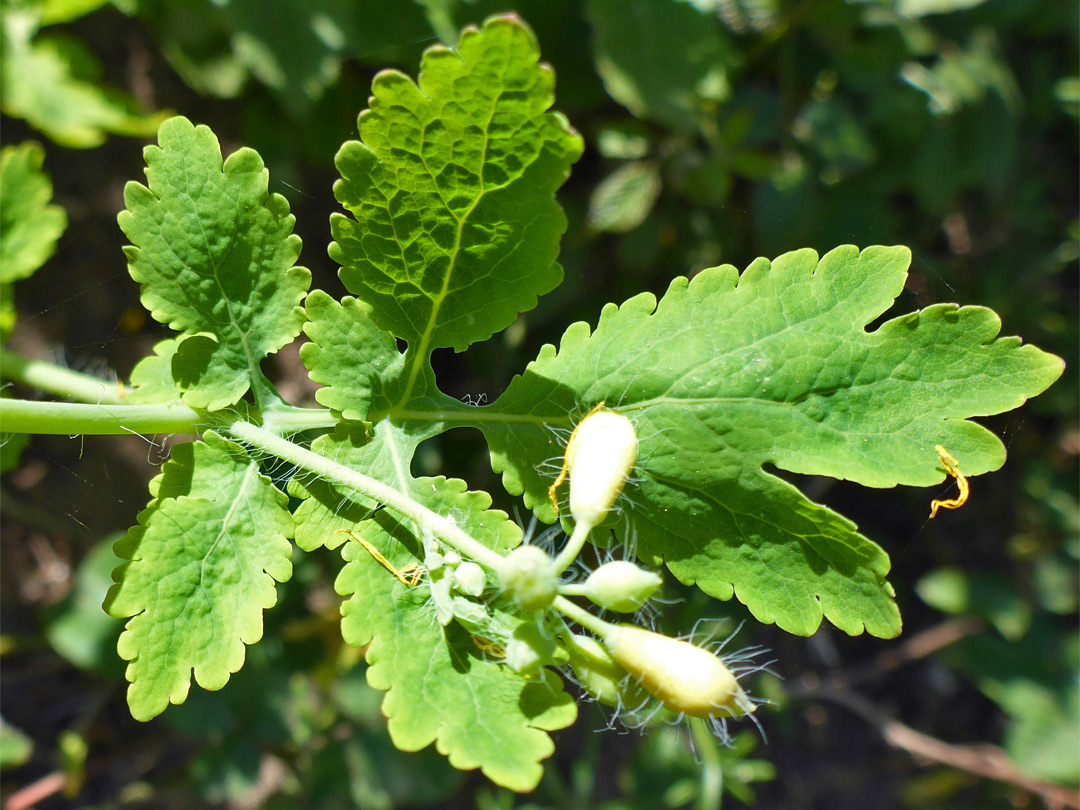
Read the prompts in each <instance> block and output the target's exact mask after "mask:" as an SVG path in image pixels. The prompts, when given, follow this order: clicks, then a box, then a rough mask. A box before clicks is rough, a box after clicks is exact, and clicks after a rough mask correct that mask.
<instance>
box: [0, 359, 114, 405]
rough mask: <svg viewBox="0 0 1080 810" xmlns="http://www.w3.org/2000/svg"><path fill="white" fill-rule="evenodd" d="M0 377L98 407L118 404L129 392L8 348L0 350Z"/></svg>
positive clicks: (93, 377)
mask: <svg viewBox="0 0 1080 810" xmlns="http://www.w3.org/2000/svg"><path fill="white" fill-rule="evenodd" d="M0 376H2V377H3V378H4V379H5V380H14V381H15V382H20V383H22V384H23V385H26V386H29V387H30V388H36V389H38V390H39V391H47V392H48V393H50V394H55V395H56V396H58V397H66V398H67V399H75V400H78V401H79V402H89V403H93V404H99V405H119V404H120V403H122V402H123V401H124V397H126V396H127V395H128V394H129V393H130V391H131V389H129V388H128V387H127V386H125V385H124V384H123V383H121V382H117V381H110V380H103V379H101V378H99V377H95V376H93V375H92V374H83V373H82V372H79V371H72V370H71V369H68V368H62V367H61V366H58V365H56V364H55V363H46V362H43V361H41V360H30V359H27V358H26V357H23V356H22V355H21V354H16V353H15V352H12V351H9V350H7V349H0Z"/></svg>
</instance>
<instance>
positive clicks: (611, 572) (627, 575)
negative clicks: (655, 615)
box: [582, 560, 663, 613]
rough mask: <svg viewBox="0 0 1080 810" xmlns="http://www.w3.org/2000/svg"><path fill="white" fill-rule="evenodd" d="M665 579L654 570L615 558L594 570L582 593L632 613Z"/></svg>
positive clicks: (600, 603)
mask: <svg viewBox="0 0 1080 810" xmlns="http://www.w3.org/2000/svg"><path fill="white" fill-rule="evenodd" d="M662 581H663V580H661V578H660V575H659V574H658V573H656V572H655V571H646V570H645V569H644V568H638V567H637V566H636V565H634V564H633V563H630V562H623V561H621V560H616V561H614V562H609V563H605V564H604V565H601V566H600V567H599V568H597V569H596V570H595V571H593V572H592V573H591V574H590V575H589V578H588V579H587V580H585V585H584V587H583V588H582V593H584V594H585V596H587V597H588V598H589V600H590V601H591V602H592V603H593V604H594V605H598V606H599V607H602V608H604V609H605V610H614V611H616V612H618V613H633V612H634V611H635V610H640V609H641V608H642V607H643V606H644V604H645V603H646V602H647V601H648V600H649V597H650V596H652V595H653V594H654V593H655V592H656V589H657V588H659V587H660V584H661V582H662Z"/></svg>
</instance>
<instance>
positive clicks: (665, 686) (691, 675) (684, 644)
mask: <svg viewBox="0 0 1080 810" xmlns="http://www.w3.org/2000/svg"><path fill="white" fill-rule="evenodd" d="M603 641H604V646H605V647H606V648H607V651H608V652H609V653H610V654H611V657H612V659H613V660H614V661H615V662H616V663H618V664H619V665H620V666H622V667H623V669H625V670H626V671H627V672H629V673H630V674H631V675H632V676H633V677H634V678H635V679H637V680H638V681H639V682H640V683H641V686H642V687H643V688H644V689H645V690H646V691H647V692H649V694H651V695H652V696H653V697H655V698H657V699H659V701H660V702H661V703H662V704H663V705H664V706H665V707H666V708H668V709H671V710H672V711H673V712H679V713H681V714H686V715H689V716H691V717H710V716H725V715H726V716H737V715H744V714H750V713H751V712H753V711H754V709H755V708H756V707H755V706H754V703H753V701H751V700H750V698H748V697H747V696H746V693H745V692H744V691H743V690H742V687H740V686H739V682H738V681H737V680H736V679H735V676H734V675H733V674H732V673H731V671H730V670H729V669H728V668H727V667H726V666H725V665H724V662H723V661H721V660H720V659H719V658H718V657H717V656H715V655H713V654H712V653H711V652H709V651H708V650H704V649H702V648H701V647H698V646H696V645H694V644H691V643H690V642H689V641H682V640H680V639H676V638H670V637H669V636H664V635H661V634H660V633H654V632H652V631H651V630H644V629H642V628H640V627H634V626H633V625H629V624H619V625H612V626H611V627H610V628H609V629H608V630H607V631H606V632H605V633H604V636H603Z"/></svg>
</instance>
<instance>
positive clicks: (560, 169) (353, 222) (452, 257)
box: [330, 16, 582, 363]
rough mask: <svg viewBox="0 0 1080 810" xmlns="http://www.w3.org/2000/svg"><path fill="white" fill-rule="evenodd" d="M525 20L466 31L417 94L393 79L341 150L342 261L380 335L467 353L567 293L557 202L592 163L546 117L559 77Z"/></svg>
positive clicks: (432, 53) (346, 279) (403, 79)
mask: <svg viewBox="0 0 1080 810" xmlns="http://www.w3.org/2000/svg"><path fill="white" fill-rule="evenodd" d="M538 58H539V51H538V48H537V44H536V41H535V38H534V37H533V35H532V32H531V31H530V30H529V29H528V28H527V27H526V26H525V25H524V24H523V23H521V22H520V21H519V20H518V19H517V18H515V17H507V16H504V17H494V18H491V19H489V20H488V21H487V22H486V23H485V24H484V26H483V28H482V29H479V30H478V29H476V28H467V29H466V30H465V32H464V33H463V34H462V37H461V40H460V43H459V45H458V47H457V50H456V51H452V50H449V49H448V48H445V47H442V46H438V47H434V48H430V49H428V50H427V51H426V52H425V54H424V57H423V61H422V64H421V72H420V78H419V81H418V83H414V82H413V81H412V80H411V79H409V78H408V77H407V76H405V75H403V74H402V73H400V72H397V71H384V72H382V73H380V74H379V75H378V76H376V77H375V81H374V82H373V85H372V97H371V100H370V105H371V107H370V109H368V110H365V111H364V112H363V113H361V115H360V118H359V122H358V126H359V131H360V138H361V141H350V142H348V143H346V144H345V145H344V146H342V148H341V151H340V152H338V156H337V167H338V170H339V171H340V173H341V178H342V179H341V180H340V181H339V182H338V183H336V184H335V186H334V193H335V196H336V197H337V199H338V201H339V202H340V203H341V204H342V205H343V206H344V207H345V208H346V209H347V210H348V212H349V213H350V214H351V215H352V216H351V217H349V216H345V215H342V214H337V215H335V216H334V217H333V218H332V220H331V229H332V232H333V236H334V239H335V241H334V243H333V244H332V245H331V247H330V255H331V257H332V258H333V259H334V260H335V261H337V262H339V263H340V264H341V265H342V269H341V271H340V276H341V280H342V282H343V283H344V284H345V287H346V288H347V289H348V290H349V292H350V293H352V294H353V295H355V296H356V297H357V298H358V299H360V300H361V301H363V302H364V303H365V304H367V305H368V306H369V307H370V312H371V317H372V319H373V320H374V321H375V323H376V324H378V325H379V326H381V327H382V328H383V329H385V330H387V331H389V332H391V333H393V334H394V335H395V336H397V337H400V338H403V339H405V340H406V341H408V342H409V344H410V348H412V349H413V350H414V352H415V356H414V357H413V360H414V363H420V362H423V360H424V359H425V358H426V356H427V354H428V353H430V351H431V350H432V349H435V348H439V347H447V346H449V347H453V348H454V349H455V350H457V351H462V350H464V349H465V348H466V347H467V346H469V345H470V344H471V343H474V342H476V341H478V340H484V339H486V338H488V337H490V336H491V335H492V334H494V333H495V332H496V331H498V330H500V329H503V328H505V327H507V326H509V325H510V324H511V323H512V322H513V320H514V319H515V318H516V317H517V315H518V313H519V312H522V311H525V310H528V309H531V308H532V307H534V306H535V305H536V299H537V296H538V295H541V294H543V293H545V292H548V291H549V290H551V289H553V288H554V287H555V286H556V285H557V284H558V283H559V282H560V281H561V280H562V270H561V268H560V267H559V266H558V264H556V263H555V259H556V256H557V254H558V245H559V238H560V237H561V235H562V233H563V231H564V230H565V228H566V219H565V217H564V215H563V213H562V211H561V209H560V208H559V206H558V205H557V204H556V202H555V200H554V192H555V190H556V189H557V188H558V187H559V186H560V185H562V183H563V182H564V181H565V180H566V178H567V176H568V174H569V167H570V164H571V163H573V162H574V161H575V160H576V159H577V158H578V156H579V155H580V154H581V150H582V142H581V138H580V136H578V134H577V133H576V132H574V131H573V130H572V129H571V128H570V126H569V124H568V123H567V121H566V119H565V118H564V117H563V116H561V115H559V114H557V113H550V112H547V110H548V108H549V107H550V106H551V104H552V102H553V98H554V97H553V87H554V76H553V74H552V72H551V70H550V69H549V68H548V67H547V66H545V65H541V64H539V63H538Z"/></svg>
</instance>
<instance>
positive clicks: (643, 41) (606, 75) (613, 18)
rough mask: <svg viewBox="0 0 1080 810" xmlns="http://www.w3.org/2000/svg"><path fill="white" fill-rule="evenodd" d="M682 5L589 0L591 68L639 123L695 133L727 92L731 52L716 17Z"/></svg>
mask: <svg viewBox="0 0 1080 810" xmlns="http://www.w3.org/2000/svg"><path fill="white" fill-rule="evenodd" d="M699 6H700V4H696V3H691V2H683V0H589V2H588V4H587V6H586V7H587V10H588V16H589V22H590V23H591V24H592V27H593V31H594V32H595V39H594V54H595V59H596V69H597V71H599V73H600V76H601V78H602V79H603V80H604V87H605V88H606V89H607V91H608V94H609V95H610V96H611V97H612V98H613V99H615V100H616V101H617V102H619V103H620V104H622V105H623V106H624V107H626V108H627V109H628V110H630V112H632V113H633V114H634V115H636V116H638V117H639V118H647V119H652V120H655V121H659V122H661V123H665V124H668V125H670V126H672V127H674V128H675V129H677V130H681V131H683V132H693V131H695V130H696V129H697V124H698V121H699V119H701V118H703V117H704V115H705V114H706V112H707V111H708V110H709V109H710V108H715V106H716V102H717V101H719V100H721V99H723V98H724V97H725V95H726V94H727V71H726V66H725V62H726V60H727V58H728V54H729V53H730V52H731V51H732V49H731V47H730V46H729V45H728V43H727V40H726V38H725V37H724V35H723V32H722V30H721V28H720V21H719V19H717V17H716V15H715V14H710V13H708V12H707V11H705V10H703V9H700V8H699Z"/></svg>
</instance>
